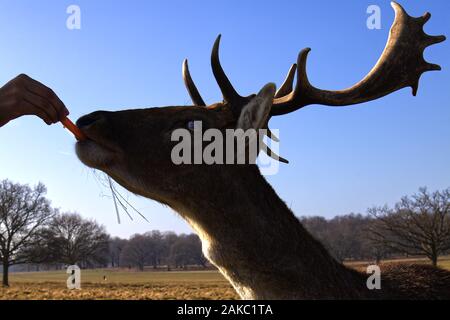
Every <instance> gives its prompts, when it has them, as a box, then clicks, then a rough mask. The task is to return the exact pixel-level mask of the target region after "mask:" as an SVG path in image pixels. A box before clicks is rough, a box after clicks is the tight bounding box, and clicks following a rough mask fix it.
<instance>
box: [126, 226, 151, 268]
mask: <svg viewBox="0 0 450 320" xmlns="http://www.w3.org/2000/svg"><path fill="white" fill-rule="evenodd" d="M149 242H150V241H149V239H148V237H147V236H145V235H141V234H135V235H133V236H132V237H131V238H130V240H129V241H128V243H127V245H126V246H125V248H124V250H123V252H122V261H123V262H124V263H127V264H128V265H129V266H136V267H137V268H138V269H139V270H140V271H144V267H145V265H146V263H147V262H148V261H149V256H150V250H151V244H150V243H149Z"/></svg>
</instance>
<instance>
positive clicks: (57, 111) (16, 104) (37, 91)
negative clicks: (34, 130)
mask: <svg viewBox="0 0 450 320" xmlns="http://www.w3.org/2000/svg"><path fill="white" fill-rule="evenodd" d="M68 114H69V111H68V110H67V108H66V106H65V105H64V103H63V102H62V101H61V100H60V99H59V98H58V96H57V95H56V94H55V93H54V92H53V90H52V89H50V88H48V87H46V86H45V85H43V84H42V83H40V82H38V81H36V80H34V79H32V78H30V77H29V76H27V75H24V74H21V75H19V76H17V77H16V78H14V79H12V80H11V81H9V82H8V83H7V84H5V85H4V86H3V87H1V88H0V127H1V126H3V125H5V124H7V123H8V122H9V121H11V120H13V119H16V118H18V117H21V116H25V115H35V116H38V117H39V118H41V119H42V120H44V122H45V123H46V124H48V125H50V124H53V123H56V122H58V121H60V120H61V119H62V118H64V117H65V116H67V115H68Z"/></svg>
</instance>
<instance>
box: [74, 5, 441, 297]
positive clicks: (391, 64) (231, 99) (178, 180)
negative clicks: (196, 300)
mask: <svg viewBox="0 0 450 320" xmlns="http://www.w3.org/2000/svg"><path fill="white" fill-rule="evenodd" d="M392 6H393V8H394V10H395V13H396V15H395V20H394V23H393V25H392V28H391V30H390V36H389V39H388V41H387V45H386V48H385V50H384V52H383V54H382V56H381V57H380V59H379V61H378V62H377V64H376V65H375V67H374V68H373V69H372V71H370V72H369V74H368V75H367V76H366V77H365V78H364V79H363V80H361V81H360V82H359V83H358V84H356V85H355V86H353V87H351V88H349V89H346V90H342V91H328V90H321V89H318V88H316V87H314V86H313V85H311V84H310V82H309V81H308V77H307V74H306V60H307V56H308V53H309V51H310V49H305V50H303V51H301V52H300V54H299V56H298V60H297V64H294V65H293V66H292V67H291V69H290V71H289V73H288V76H287V79H286V81H285V82H284V84H283V85H282V86H281V88H280V89H279V90H278V91H277V92H276V90H275V85H273V84H268V85H266V86H265V87H264V88H263V89H262V90H261V91H260V92H259V93H258V94H257V95H251V96H248V97H243V96H241V95H239V94H238V93H237V92H236V91H235V89H234V88H233V86H232V85H231V83H230V81H229V79H228V78H227V76H226V75H225V72H224V71H223V69H222V67H221V64H220V61H219V42H220V36H219V38H217V40H216V42H215V44H214V47H213V50H212V57H211V64H212V70H213V73H214V76H215V78H216V80H217V82H218V84H219V86H220V89H221V91H222V94H223V101H222V102H219V103H215V104H212V105H209V106H206V105H205V103H204V100H203V99H202V97H201V95H200V94H199V92H198V90H197V88H196V86H195V85H194V82H193V81H192V78H191V75H190V73H189V69H188V64H187V61H185V62H184V65H183V76H184V80H185V83H186V86H187V88H188V91H189V94H190V96H191V98H192V100H193V102H194V104H195V105H194V106H174V107H164V108H149V109H139V110H125V111H118V112H105V111H97V112H94V113H91V114H89V115H86V116H83V117H81V118H80V119H79V120H78V121H77V125H78V126H79V128H80V129H81V130H82V131H83V132H84V133H85V135H86V136H87V137H88V140H85V141H80V142H78V143H77V145H76V152H77V155H78V157H79V158H80V160H81V161H82V162H83V163H84V164H86V165H87V166H89V167H92V168H95V169H99V170H102V171H104V172H105V173H107V174H108V175H110V176H111V177H112V178H113V179H114V180H115V181H117V182H118V183H119V184H121V185H122V186H124V187H125V188H126V189H128V190H130V191H131V192H133V193H135V194H138V195H141V196H144V197H147V198H150V199H153V200H156V201H158V202H160V203H162V204H165V205H167V206H169V207H170V208H172V209H174V210H175V211H177V212H178V213H179V214H180V215H181V216H182V217H183V218H184V219H185V220H186V221H187V222H188V223H189V224H190V225H191V226H192V227H193V228H194V230H196V232H197V233H198V235H199V236H200V238H201V241H202V246H203V252H204V254H205V256H206V257H207V258H208V259H209V261H211V263H213V264H214V265H215V266H217V268H218V269H219V270H220V271H221V273H222V274H223V275H224V276H225V277H226V278H227V279H228V280H229V281H230V282H231V284H232V285H233V287H234V288H235V289H236V291H237V292H238V294H239V295H240V296H241V297H242V298H244V299H372V298H392V299H395V298H450V272H447V271H444V270H441V269H434V268H432V267H427V266H401V267H389V268H385V269H384V270H383V273H382V289H381V290H374V291H370V290H368V288H367V287H366V277H367V276H366V275H363V274H360V273H358V272H356V271H353V270H350V269H348V268H347V267H345V266H344V265H343V264H341V263H338V262H337V261H336V260H335V259H333V258H332V256H331V255H330V254H329V253H328V252H327V251H326V250H325V248H324V247H323V245H322V244H320V243H319V242H318V241H316V240H315V239H314V238H313V237H312V236H311V235H310V234H309V233H308V232H307V231H306V230H305V228H304V227H303V226H302V225H301V223H300V222H299V220H298V219H297V218H296V217H295V216H294V214H293V213H292V212H291V210H290V209H289V208H288V207H287V206H286V204H285V203H284V202H283V201H282V200H281V199H280V198H279V197H278V195H277V194H276V193H275V191H274V190H273V189H272V187H271V186H270V185H269V184H268V183H267V182H266V180H265V179H264V177H263V176H262V175H261V173H260V171H259V168H258V166H257V165H255V164H246V165H218V164H213V165H205V164H203V165H188V164H181V165H175V164H173V163H172V161H171V150H172V148H173V147H174V144H175V143H174V142H173V141H171V133H172V132H173V131H174V130H175V129H178V128H190V123H191V122H192V121H196V120H198V121H202V122H203V127H204V128H205V129H206V128H217V129H220V130H225V129H230V128H231V129H233V128H242V129H248V128H254V129H260V128H266V126H267V123H268V121H269V119H270V118H271V117H272V116H280V115H284V114H287V113H290V112H294V111H296V110H298V109H300V108H302V107H305V106H307V105H312V104H319V105H329V106H346V105H353V104H358V103H363V102H367V101H371V100H375V99H378V98H380V97H383V96H385V95H388V94H390V93H392V92H394V91H397V90H399V89H402V88H405V87H412V91H413V95H416V93H417V89H418V84H419V78H420V76H421V75H422V73H424V72H426V71H432V70H440V67H439V66H438V65H435V64H430V63H428V62H426V61H425V60H424V58H423V51H424V49H425V48H426V47H428V46H430V45H433V44H436V43H439V42H442V41H444V40H445V37H444V36H429V35H427V34H425V32H424V31H423V26H424V24H425V23H426V22H427V21H428V20H429V19H430V14H429V13H426V14H425V15H424V16H422V17H419V18H414V17H411V16H409V15H408V14H407V13H406V12H405V11H404V9H403V8H402V7H401V6H400V5H399V4H397V3H392ZM295 75H296V76H297V81H296V84H295V86H294V84H293V82H294V78H295ZM269 135H270V134H269ZM272 137H273V136H272ZM268 153H269V154H270V155H271V156H273V157H275V158H277V157H276V155H274V154H273V153H271V152H270V150H269V151H268ZM417 273H420V274H421V276H417V277H416V276H414V274H417Z"/></svg>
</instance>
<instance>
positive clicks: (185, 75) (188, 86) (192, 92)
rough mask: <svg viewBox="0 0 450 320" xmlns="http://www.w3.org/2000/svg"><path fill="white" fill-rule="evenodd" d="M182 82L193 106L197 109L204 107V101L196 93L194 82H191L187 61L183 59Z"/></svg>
mask: <svg viewBox="0 0 450 320" xmlns="http://www.w3.org/2000/svg"><path fill="white" fill-rule="evenodd" d="M182 72H183V81H184V84H185V86H186V89H187V91H188V93H189V96H190V97H191V99H192V102H194V105H196V106H199V107H204V106H206V103H205V101H204V100H203V98H202V96H201V95H200V93H199V92H198V89H197V87H196V86H195V83H194V81H193V80H192V77H191V73H190V72H189V65H188V60H187V59H184V61H183V70H182Z"/></svg>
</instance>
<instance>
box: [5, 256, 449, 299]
mask: <svg viewBox="0 0 450 320" xmlns="http://www.w3.org/2000/svg"><path fill="white" fill-rule="evenodd" d="M386 262H398V263H403V262H407V263H411V262H414V263H429V262H428V261H427V260H426V259H423V258H415V259H400V260H399V259H397V260H389V261H386ZM347 264H348V265H349V266H351V267H353V268H355V269H360V270H363V269H364V268H365V266H367V265H368V262H360V261H359V262H358V261H357V262H349V263H347ZM439 266H440V267H441V268H445V269H447V270H450V257H444V258H442V259H441V260H440V263H439ZM67 276H68V275H67V274H66V273H65V271H64V270H61V271H51V272H23V273H12V274H11V276H10V280H11V281H10V284H11V287H10V288H2V287H0V300H2V299H52V300H53V299H133V300H134V299H238V296H237V294H236V293H235V292H234V290H233V288H232V287H231V285H230V284H229V283H228V282H227V281H226V280H225V279H224V278H223V277H222V275H221V274H220V273H219V272H217V271H179V272H177V271H172V272H167V271H157V272H154V271H146V272H136V271H128V270H127V271H119V270H111V269H105V270H101V269H98V270H83V271H82V274H81V283H82V288H81V290H68V289H67V288H66V279H67ZM104 276H106V279H107V280H106V281H104V280H103V277H104Z"/></svg>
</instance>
